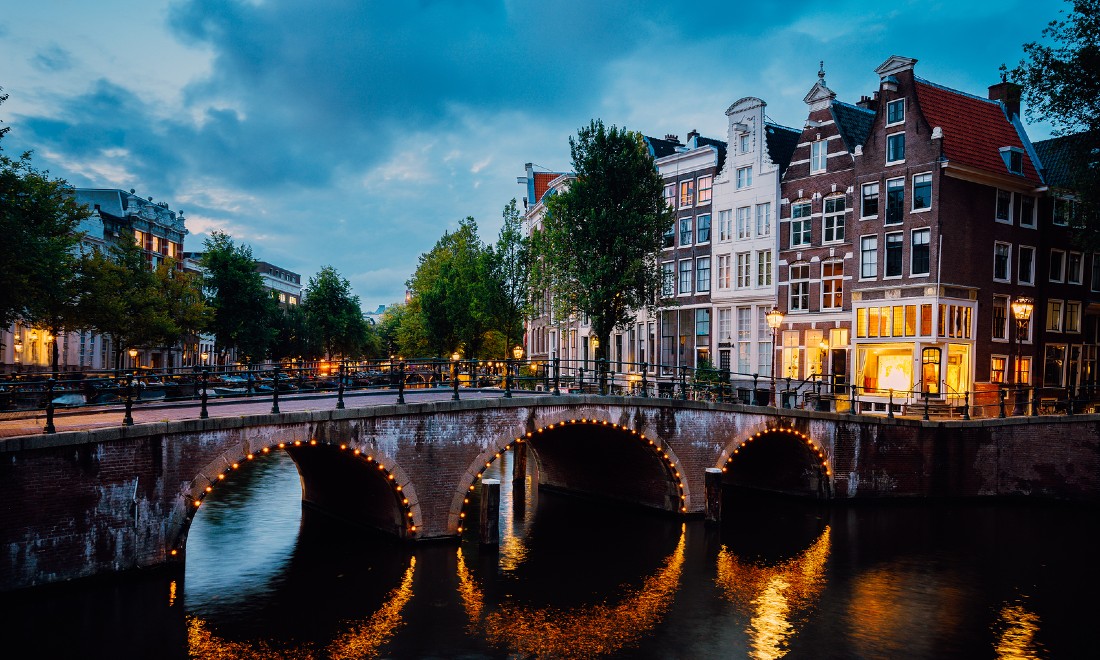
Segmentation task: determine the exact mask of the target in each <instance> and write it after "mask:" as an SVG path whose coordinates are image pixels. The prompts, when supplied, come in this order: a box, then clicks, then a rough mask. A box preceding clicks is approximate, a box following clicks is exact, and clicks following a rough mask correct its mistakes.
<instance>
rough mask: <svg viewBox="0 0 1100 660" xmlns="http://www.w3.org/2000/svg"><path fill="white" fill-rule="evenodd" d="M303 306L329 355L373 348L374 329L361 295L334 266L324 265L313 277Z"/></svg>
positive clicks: (349, 354) (356, 354)
mask: <svg viewBox="0 0 1100 660" xmlns="http://www.w3.org/2000/svg"><path fill="white" fill-rule="evenodd" d="M302 310H303V311H304V312H305V315H306V323H307V326H308V328H309V330H310V332H311V333H313V334H315V336H316V337H317V339H318V341H319V344H320V346H321V347H322V349H323V351H324V354H325V357H328V358H333V357H337V356H340V357H360V356H362V355H363V354H365V353H366V352H368V349H369V348H371V346H370V344H371V341H370V336H371V335H372V332H371V330H370V328H369V327H368V326H369V324H368V323H367V322H366V319H364V318H363V310H362V309H361V308H360V307H359V296H356V295H354V294H352V292H351V284H350V283H349V282H348V281H347V280H346V279H345V278H343V277H341V276H340V274H339V273H338V272H337V271H336V269H335V268H333V267H332V266H325V267H323V268H321V271H320V272H319V273H317V275H315V276H314V277H311V278H310V279H309V284H307V285H306V289H305V292H304V295H303V297H302Z"/></svg>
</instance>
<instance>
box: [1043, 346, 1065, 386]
mask: <svg viewBox="0 0 1100 660" xmlns="http://www.w3.org/2000/svg"><path fill="white" fill-rule="evenodd" d="M1065 364H1066V347H1065V345H1064V344H1047V345H1046V350H1045V351H1043V385H1044V386H1046V387H1062V385H1063V383H1064V382H1065V380H1064V375H1065Z"/></svg>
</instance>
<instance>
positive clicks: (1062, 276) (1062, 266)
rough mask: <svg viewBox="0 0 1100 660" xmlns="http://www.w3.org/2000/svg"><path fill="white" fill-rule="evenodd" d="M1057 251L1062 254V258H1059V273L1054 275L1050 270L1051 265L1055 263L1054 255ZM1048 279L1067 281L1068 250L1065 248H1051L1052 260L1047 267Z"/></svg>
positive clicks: (1051, 280)
mask: <svg viewBox="0 0 1100 660" xmlns="http://www.w3.org/2000/svg"><path fill="white" fill-rule="evenodd" d="M1056 253H1057V254H1059V255H1061V258H1060V259H1059V268H1058V275H1057V277H1054V275H1053V274H1052V273H1051V272H1050V268H1049V266H1053V265H1054V255H1055V254H1056ZM1047 280H1048V281H1050V282H1065V281H1066V251H1065V250H1059V249H1058V248H1051V249H1050V262H1049V264H1048V268H1047Z"/></svg>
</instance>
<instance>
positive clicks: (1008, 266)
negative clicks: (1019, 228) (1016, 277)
mask: <svg viewBox="0 0 1100 660" xmlns="http://www.w3.org/2000/svg"><path fill="white" fill-rule="evenodd" d="M998 247H1004V249H1005V276H1004V277H997V248H998ZM993 281H994V282H1011V281H1012V243H1006V242H1004V241H993Z"/></svg>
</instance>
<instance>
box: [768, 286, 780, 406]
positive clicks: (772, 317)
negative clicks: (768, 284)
mask: <svg viewBox="0 0 1100 660" xmlns="http://www.w3.org/2000/svg"><path fill="white" fill-rule="evenodd" d="M764 318H766V319H767V320H768V327H769V328H771V329H772V396H771V405H772V406H775V363H776V359H775V351H776V349H777V348H778V347H779V326H781V325H783V312H781V311H779V307H776V306H773V307H772V309H771V311H770V312H768V313H767V314H765V315H764Z"/></svg>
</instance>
